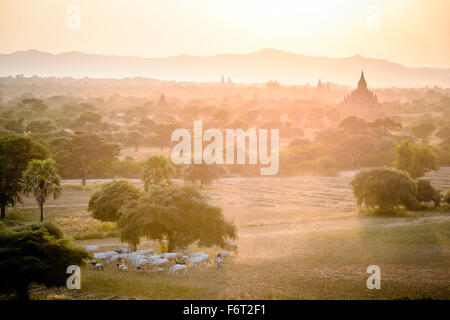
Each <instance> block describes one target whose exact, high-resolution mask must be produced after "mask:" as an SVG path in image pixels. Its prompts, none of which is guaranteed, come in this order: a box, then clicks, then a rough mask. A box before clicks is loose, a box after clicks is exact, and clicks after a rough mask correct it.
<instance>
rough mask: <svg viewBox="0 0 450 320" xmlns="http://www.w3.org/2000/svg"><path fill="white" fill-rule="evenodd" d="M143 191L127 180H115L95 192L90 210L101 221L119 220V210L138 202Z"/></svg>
mask: <svg viewBox="0 0 450 320" xmlns="http://www.w3.org/2000/svg"><path fill="white" fill-rule="evenodd" d="M141 195H142V191H141V190H140V189H139V188H138V187H136V186H134V185H132V184H131V183H130V182H128V181H126V180H113V181H111V182H109V183H106V184H105V185H104V186H103V187H102V188H101V189H100V190H98V191H97V192H95V193H94V194H93V195H92V197H91V199H90V200H89V206H88V210H89V211H90V212H91V213H92V216H93V217H94V218H95V219H98V220H101V221H117V220H119V217H120V216H119V209H120V207H122V205H124V204H125V203H127V202H129V201H132V200H136V199H138V198H139V197H140V196H141Z"/></svg>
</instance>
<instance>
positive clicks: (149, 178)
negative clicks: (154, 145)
mask: <svg viewBox="0 0 450 320" xmlns="http://www.w3.org/2000/svg"><path fill="white" fill-rule="evenodd" d="M174 173H175V167H174V165H173V164H172V161H171V160H170V159H167V158H166V157H164V156H163V155H153V156H151V157H149V158H148V159H147V161H146V162H145V165H144V173H143V175H142V180H143V181H144V189H145V191H147V190H148V187H149V186H150V185H151V184H157V185H163V184H168V185H169V184H171V178H172V176H173V175H174Z"/></svg>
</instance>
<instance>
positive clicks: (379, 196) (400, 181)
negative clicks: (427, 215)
mask: <svg viewBox="0 0 450 320" xmlns="http://www.w3.org/2000/svg"><path fill="white" fill-rule="evenodd" d="M351 185H352V187H353V193H354V195H355V197H356V200H357V202H358V205H359V206H361V205H365V206H366V207H367V208H371V209H379V210H378V212H380V213H386V212H389V211H390V210H391V209H393V208H395V207H398V206H406V207H407V208H409V209H414V208H416V206H417V185H416V183H415V182H414V180H413V179H412V178H411V176H410V175H409V174H408V173H406V172H403V171H400V170H396V169H393V168H388V167H381V168H374V169H363V170H361V171H360V172H359V173H357V174H356V176H355V178H354V179H353V180H352V182H351Z"/></svg>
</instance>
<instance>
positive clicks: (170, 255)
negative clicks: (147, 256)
mask: <svg viewBox="0 0 450 320" xmlns="http://www.w3.org/2000/svg"><path fill="white" fill-rule="evenodd" d="M176 257H177V254H176V253H173V252H165V253H161V258H163V259H169V260H175V258H176Z"/></svg>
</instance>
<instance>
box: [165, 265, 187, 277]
mask: <svg viewBox="0 0 450 320" xmlns="http://www.w3.org/2000/svg"><path fill="white" fill-rule="evenodd" d="M177 272H178V273H179V272H182V273H183V274H184V275H186V274H187V267H186V265H185V264H174V265H173V266H171V267H170V268H169V273H177Z"/></svg>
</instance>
